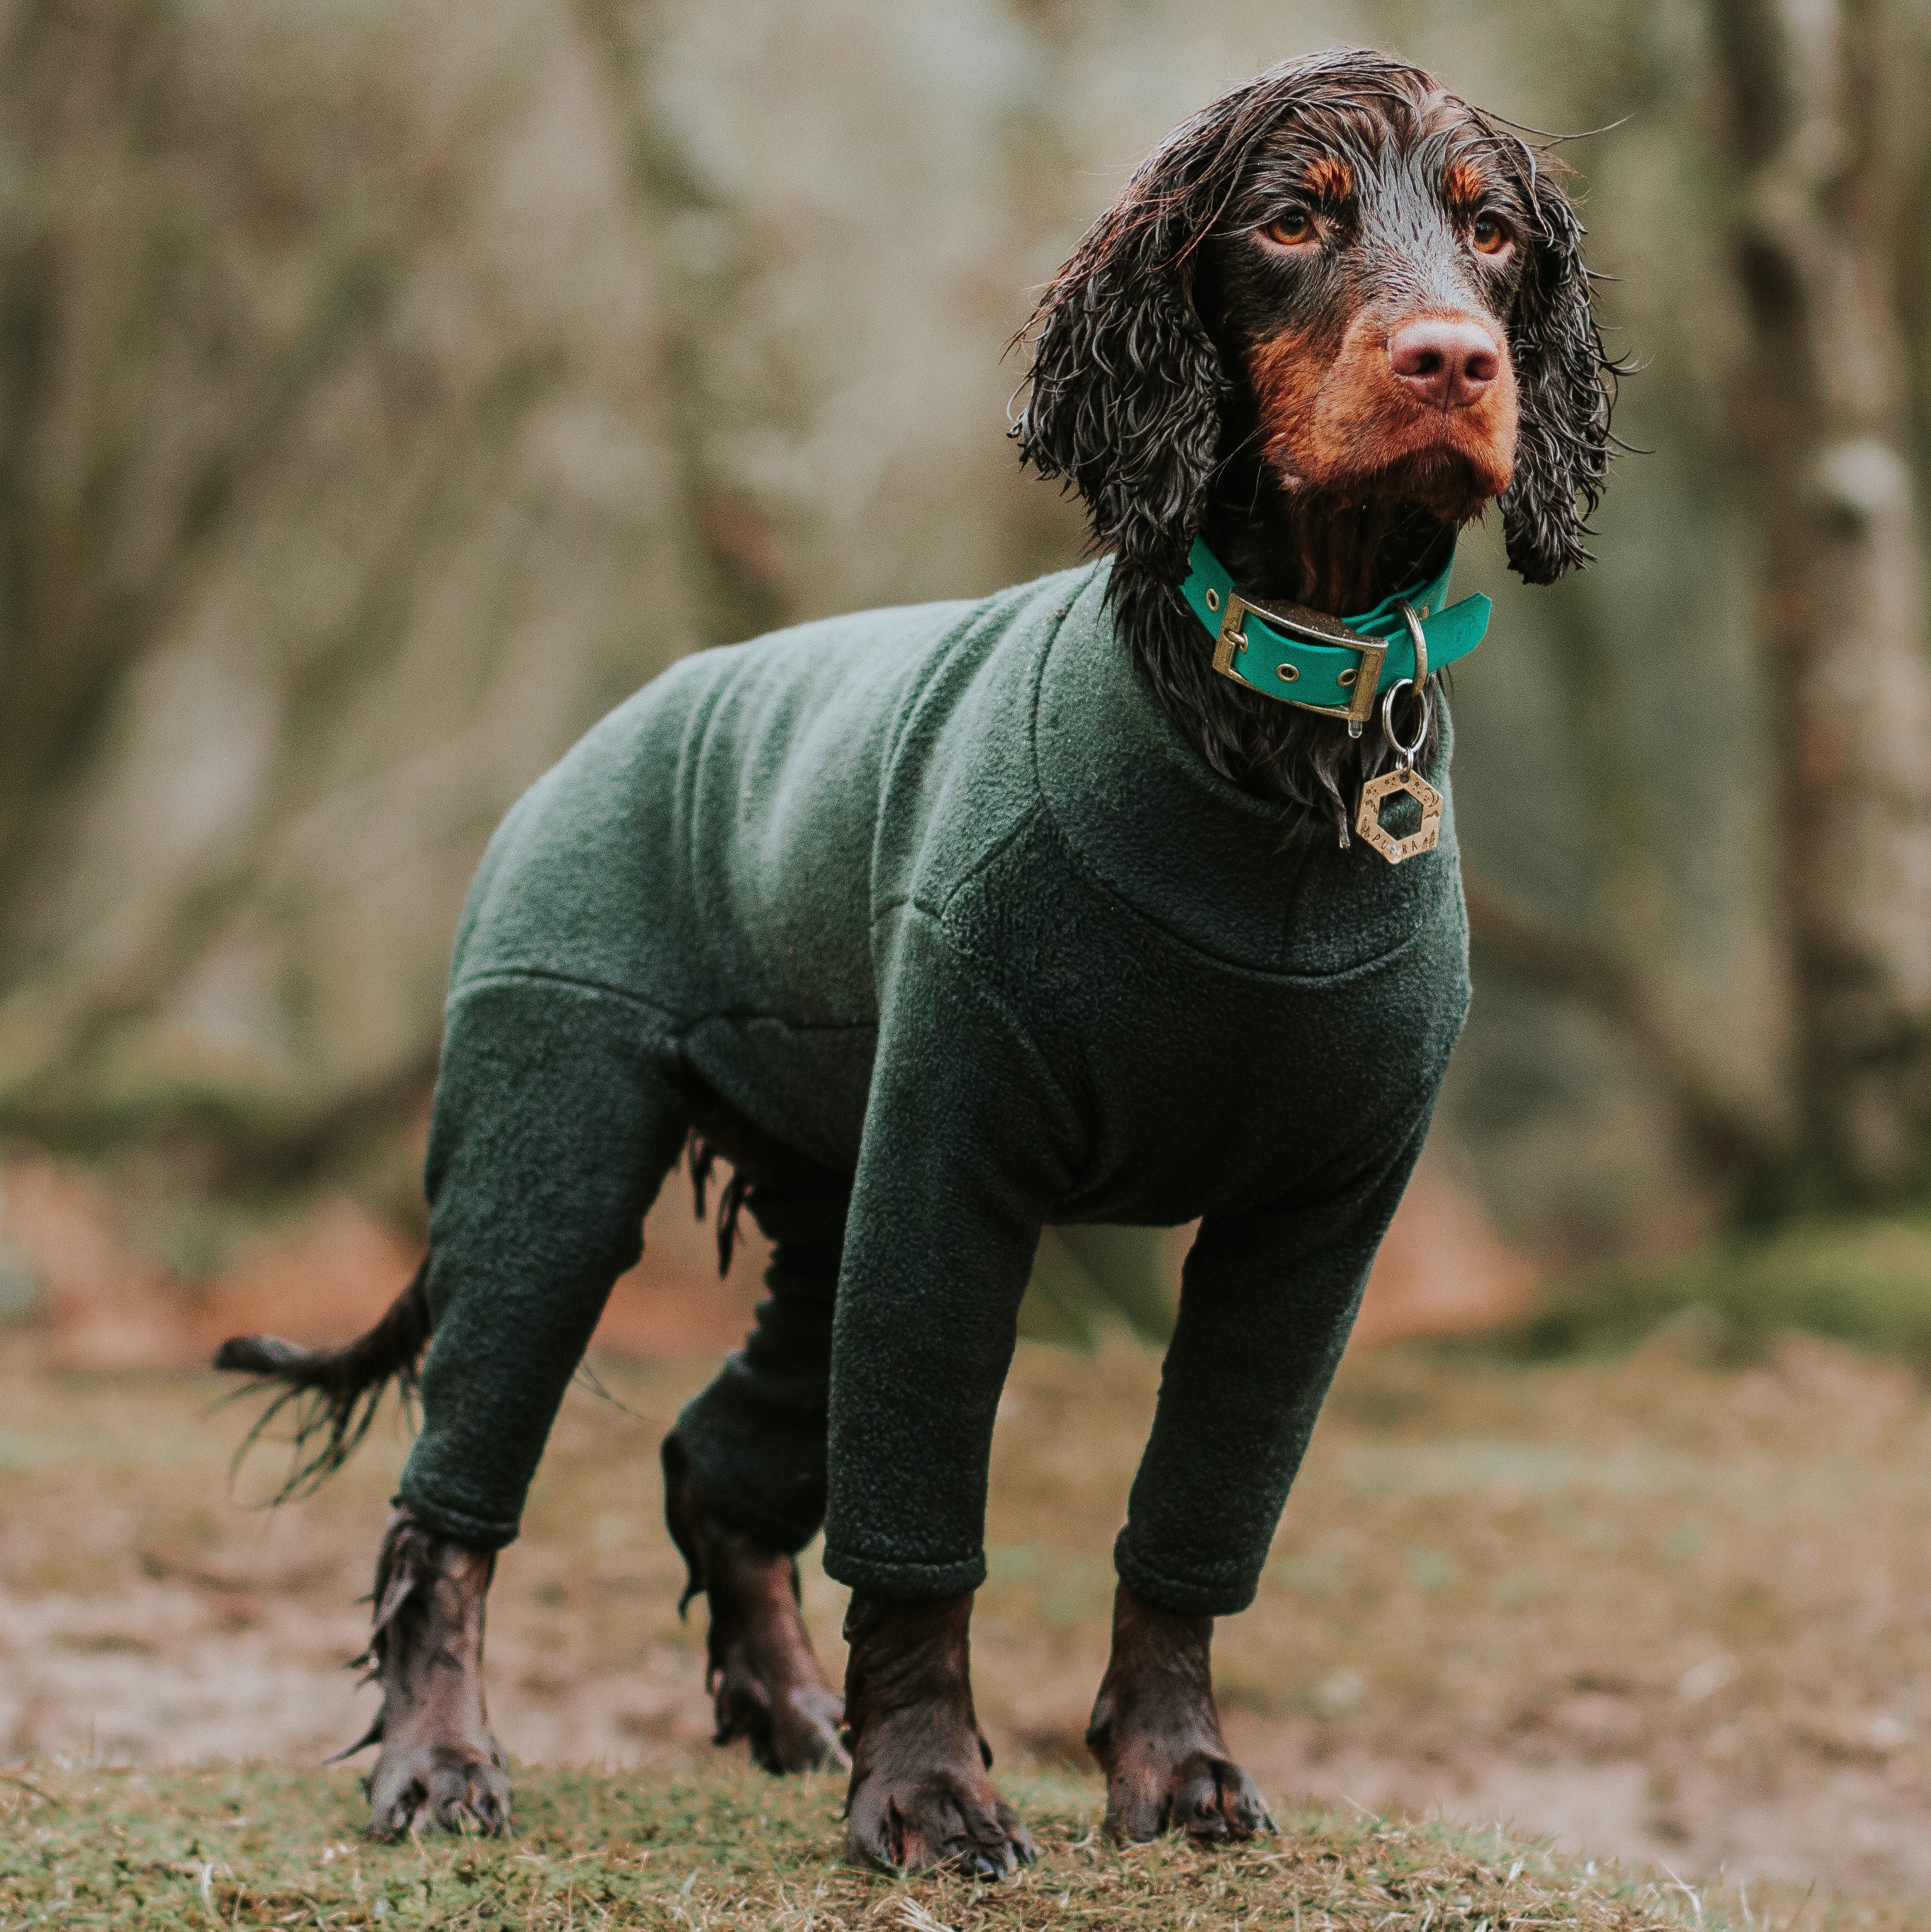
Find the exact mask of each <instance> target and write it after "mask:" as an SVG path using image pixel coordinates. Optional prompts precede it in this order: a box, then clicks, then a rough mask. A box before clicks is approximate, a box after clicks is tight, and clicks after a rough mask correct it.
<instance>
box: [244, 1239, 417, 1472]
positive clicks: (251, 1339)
mask: <svg viewBox="0 0 1931 1932" xmlns="http://www.w3.org/2000/svg"><path fill="white" fill-rule="evenodd" d="M428 1278H429V1262H428V1259H427V1256H425V1257H424V1259H423V1262H422V1265H421V1267H419V1268H418V1269H417V1270H416V1271H415V1275H414V1277H412V1279H411V1280H410V1282H409V1286H408V1287H406V1289H403V1292H402V1293H401V1294H400V1295H397V1298H395V1300H394V1301H393V1302H391V1304H389V1307H388V1310H387V1311H386V1312H385V1313H384V1315H383V1316H382V1319H381V1320H380V1321H379V1322H377V1323H376V1325H375V1326H374V1327H373V1328H371V1329H370V1331H368V1333H367V1334H365V1335H360V1336H358V1337H356V1339H355V1340H354V1341H352V1342H351V1343H349V1344H348V1345H347V1346H346V1347H344V1348H340V1349H304V1348H301V1347H299V1346H298V1345H297V1344H296V1343H293V1342H284V1341H283V1340H280V1337H277V1336H274V1335H237V1336H235V1337H232V1338H231V1339H230V1340H228V1341H226V1342H223V1343H222V1345H221V1346H220V1348H219V1349H217V1350H216V1351H215V1354H214V1367H216V1368H217V1369H223V1370H233V1371H234V1372H235V1373H238V1374H241V1375H246V1376H253V1377H254V1381H253V1383H252V1384H251V1385H250V1388H248V1389H246V1390H243V1391H241V1394H252V1393H253V1392H254V1391H257V1390H259V1391H273V1392H274V1394H273V1399H272V1400H271V1401H270V1402H269V1403H268V1406H267V1407H266V1408H265V1409H263V1410H262V1412H261V1414H260V1415H258V1416H257V1417H256V1418H255V1421H254V1424H253V1427H251V1428H250V1430H249V1431H248V1433H247V1435H246V1436H244V1438H243V1439H242V1442H241V1448H239V1449H238V1450H237V1451H235V1461H236V1462H237V1463H239V1462H240V1461H241V1459H242V1458H243V1457H244V1456H246V1455H247V1453H248V1451H250V1449H252V1448H253V1447H254V1445H255V1444H256V1442H257V1441H259V1439H260V1437H261V1436H262V1432H263V1431H264V1430H266V1429H267V1427H268V1425H269V1424H271V1422H273V1421H274V1419H275V1418H276V1417H277V1416H278V1415H280V1413H281V1412H282V1411H283V1409H286V1408H288V1407H289V1405H290V1404H292V1405H293V1406H294V1411H295V1436H294V1441H293V1451H294V1457H293V1462H292V1466H290V1469H289V1474H288V1478H287V1480H286V1481H285V1482H283V1484H282V1486H281V1487H280V1490H277V1492H276V1493H275V1498H274V1500H275V1501H276V1502H287V1501H288V1500H289V1499H290V1498H291V1497H295V1496H308V1495H310V1494H311V1493H313V1491H314V1490H316V1489H318V1488H319V1487H320V1486H321V1485H322V1484H323V1483H324V1482H325V1481H327V1480H328V1478H330V1477H331V1476H332V1475H334V1473H335V1472H336V1471H337V1469H340V1468H341V1466H342V1465H343V1463H346V1462H347V1461H348V1460H349V1457H351V1456H352V1455H353V1454H355V1450H356V1448H357V1446H358V1445H359V1444H360V1442H361V1440H362V1438H363V1437H364V1436H366V1435H367V1433H369V1425H370V1424H371V1423H372V1422H373V1421H375V1419H376V1410H377V1409H379V1408H380V1407H381V1406H382V1392H383V1391H384V1390H385V1389H386V1388H388V1386H389V1385H390V1384H391V1382H393V1383H394V1385H396V1387H397V1390H398V1391H399V1392H400V1395H401V1397H402V1399H403V1401H404V1402H405V1403H406V1402H408V1401H409V1399H410V1397H411V1396H412V1394H413V1393H414V1391H415V1365H416V1364H417V1362H418V1361H419V1360H420V1359H421V1355H422V1352H423V1350H424V1348H425V1347H426V1346H427V1345H428V1342H429V1337H430V1331H431V1330H432V1329H433V1328H434V1327H435V1318H434V1316H433V1315H432V1314H431V1313H430V1307H429V1289H428Z"/></svg>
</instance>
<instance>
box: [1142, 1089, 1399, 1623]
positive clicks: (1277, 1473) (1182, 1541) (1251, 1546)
mask: <svg viewBox="0 0 1931 1932" xmlns="http://www.w3.org/2000/svg"><path fill="white" fill-rule="evenodd" d="M1427 1130H1428V1110H1427V1109H1423V1110H1422V1111H1421V1112H1420V1114H1419V1115H1418V1116H1416V1117H1414V1118H1411V1119H1409V1120H1408V1121H1405V1122H1403V1123H1402V1124H1399V1126H1397V1127H1395V1128H1394V1129H1393V1130H1391V1131H1390V1132H1389V1133H1387V1134H1386V1135H1384V1136H1378V1137H1377V1139H1376V1142H1375V1145H1373V1146H1372V1148H1369V1149H1368V1150H1367V1151H1366V1152H1365V1153H1364V1154H1363V1155H1362V1156H1361V1157H1359V1158H1358V1159H1357V1160H1353V1161H1351V1163H1349V1170H1348V1174H1347V1175H1346V1178H1345V1180H1344V1181H1342V1182H1341V1183H1339V1184H1337V1185H1336V1186H1334V1187H1331V1188H1329V1189H1327V1190H1323V1192H1322V1193H1321V1195H1320V1196H1318V1198H1316V1199H1312V1200H1309V1199H1307V1198H1306V1196H1300V1197H1297V1198H1295V1199H1291V1200H1289V1201H1285V1202H1280V1203H1277V1204H1276V1205H1273V1206H1271V1207H1269V1208H1265V1209H1264V1210H1260V1211H1255V1212H1253V1213H1249V1214H1227V1215H1219V1216H1210V1217H1208V1218H1207V1220H1205V1221H1204V1222H1203V1223H1201V1229H1200V1232H1199V1234H1198V1236H1197V1237H1196V1238H1195V1241H1194V1245H1193V1247H1192V1251H1191V1252H1190V1253H1189V1255H1188V1256H1187V1262H1186V1270H1185V1271H1184V1274H1183V1277H1182V1286H1181V1290H1180V1319H1179V1321H1178V1322H1177V1325H1176V1326H1175V1328H1174V1338H1173V1340H1172V1342H1171V1343H1170V1344H1169V1345H1168V1349H1167V1358H1166V1362H1165V1367H1164V1368H1163V1370H1162V1373H1161V1378H1160V1397H1159V1406H1158V1407H1157V1409H1156V1411H1155V1414H1154V1419H1153V1435H1152V1436H1151V1437H1150V1439H1149V1440H1148V1442H1147V1450H1146V1454H1145V1455H1144V1457H1142V1458H1141V1463H1140V1469H1139V1473H1138V1475H1137V1476H1135V1478H1134V1482H1133V1491H1132V1497H1131V1499H1130V1500H1129V1503H1128V1506H1127V1515H1126V1528H1125V1529H1123V1530H1122V1531H1121V1532H1120V1538H1119V1541H1118V1542H1117V1544H1115V1545H1114V1567H1115V1568H1117V1571H1119V1573H1120V1580H1121V1581H1122V1582H1123V1583H1125V1584H1126V1586H1127V1588H1128V1589H1130V1590H1132V1592H1133V1593H1134V1594H1135V1595H1136V1596H1138V1597H1140V1598H1143V1599H1144V1601H1147V1602H1148V1603H1150V1604H1157V1605H1158V1606H1159V1607H1161V1608H1162V1609H1163V1610H1172V1611H1174V1612H1175V1613H1177V1614H1179V1615H1180V1616H1231V1615H1232V1614H1233V1613H1234V1612H1235V1611H1237V1610H1245V1609H1246V1607H1247V1606H1248V1605H1249V1604H1250V1603H1252V1601H1254V1593H1255V1590H1256V1589H1258V1587H1259V1584H1260V1580H1261V1568H1262V1566H1263V1565H1264V1564H1265V1563H1266V1562H1267V1550H1268V1547H1269V1545H1270V1544H1271V1543H1272V1541H1273V1535H1274V1529H1275V1526H1276V1524H1277V1523H1279V1520H1280V1516H1281V1511H1282V1509H1283V1508H1285V1505H1286V1503H1287V1499H1288V1488H1289V1487H1290V1486H1291V1484H1292V1483H1293V1481H1294V1476H1295V1473H1296V1472H1297V1470H1298V1469H1300V1460H1301V1457H1302V1454H1303V1451H1305V1450H1306V1448H1307V1444H1308V1438H1309V1435H1310V1434H1311V1433H1312V1431H1313V1429H1314V1424H1315V1417H1316V1416H1317V1415H1319V1413H1320V1412H1321V1403H1322V1400H1323V1399H1324V1397H1326V1395H1327V1388H1328V1384H1329V1383H1330V1382H1331V1381H1332V1380H1333V1376H1334V1371H1335V1370H1336V1367H1338V1366H1339V1363H1340V1361H1341V1354H1342V1350H1343V1349H1345V1347H1346V1346H1347V1345H1348V1331H1350V1329H1351V1328H1353V1326H1354V1314H1355V1310H1357V1308H1358V1307H1360V1301H1361V1291H1362V1289H1363V1287H1365V1286H1366V1283H1367V1280H1368V1270H1369V1265H1370V1264H1371V1263H1372V1262H1373V1260H1374V1259H1375V1250H1376V1249H1377V1248H1378V1247H1379V1246H1380V1245H1381V1237H1382V1236H1383V1235H1384V1234H1385V1233H1387V1228H1388V1223H1389V1222H1390V1220H1392V1219H1393V1216H1394V1212H1395V1208H1396V1203H1397V1202H1399V1200H1400V1199H1401V1197H1402V1190H1403V1189H1404V1188H1405V1187H1406V1186H1407V1185H1408V1175H1409V1174H1410V1173H1411V1172H1412V1170H1413V1169H1414V1163H1415V1158H1416V1157H1417V1154H1420V1151H1421V1144H1422V1139H1423V1136H1424V1135H1425V1134H1426V1132H1427Z"/></svg>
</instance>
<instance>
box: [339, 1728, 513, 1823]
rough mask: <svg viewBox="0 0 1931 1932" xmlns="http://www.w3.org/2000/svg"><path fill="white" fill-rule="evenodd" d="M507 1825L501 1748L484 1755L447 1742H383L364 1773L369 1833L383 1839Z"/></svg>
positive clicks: (507, 1783) (506, 1786)
mask: <svg viewBox="0 0 1931 1932" xmlns="http://www.w3.org/2000/svg"><path fill="white" fill-rule="evenodd" d="M509 1826H510V1781H509V1778H508V1775H507V1774H506V1772H505V1771H504V1769H503V1762H502V1754H500V1753H499V1752H496V1751H492V1752H491V1754H490V1755H489V1756H488V1757H478V1756H476V1755H475V1754H474V1753H473V1752H470V1751H460V1750H457V1749H454V1748H451V1746H449V1745H400V1746H398V1747H397V1748H394V1749H393V1750H392V1749H390V1748H388V1747H386V1746H385V1748H384V1749H383V1751H382V1756H381V1757H379V1758H378V1759H377V1760H376V1769H375V1771H374V1772H373V1775H371V1776H370V1779H369V1836H370V1838H376V1839H380V1840H382V1841H394V1840H395V1839H397V1838H407V1837H409V1835H411V1834H412V1833H414V1832H424V1831H432V1832H456V1833H458V1834H467V1833H470V1832H474V1833H476V1834H478V1835H481V1836H482V1837H484V1838H496V1837H499V1836H500V1835H502V1833H503V1832H507V1831H508V1829H509Z"/></svg>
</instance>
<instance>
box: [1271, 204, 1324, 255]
mask: <svg viewBox="0 0 1931 1932" xmlns="http://www.w3.org/2000/svg"><path fill="white" fill-rule="evenodd" d="M1267 233H1268V235H1269V236H1270V237H1271V238H1272V239H1273V240H1275V241H1276V242H1279V243H1280V244H1281V245H1282V246H1283V247H1284V248H1299V247H1300V245H1301V244H1302V243H1303V242H1311V241H1312V240H1313V239H1314V217H1313V216H1312V215H1311V214H1309V212H1308V211H1307V210H1306V208H1289V209H1288V211H1287V212H1286V213H1285V214H1277V215H1276V217H1274V219H1273V220H1272V221H1270V222H1269V223H1268V224H1267Z"/></svg>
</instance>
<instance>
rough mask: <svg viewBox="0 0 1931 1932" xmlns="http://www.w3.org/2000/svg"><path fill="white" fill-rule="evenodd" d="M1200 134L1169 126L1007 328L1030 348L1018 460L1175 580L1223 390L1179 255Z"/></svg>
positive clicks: (1191, 217)
mask: <svg viewBox="0 0 1931 1932" xmlns="http://www.w3.org/2000/svg"><path fill="white" fill-rule="evenodd" d="M1200 136H1201V124H1200V123H1199V122H1196V123H1195V124H1191V125H1190V126H1189V127H1186V128H1183V129H1182V130H1180V133H1178V134H1177V136H1174V137H1172V138H1171V139H1169V140H1168V142H1166V143H1165V144H1164V145H1163V146H1162V148H1161V149H1160V150H1159V151H1158V152H1157V153H1156V154H1154V155H1153V157H1151V158H1150V160H1148V161H1147V163H1146V164H1145V165H1144V166H1143V167H1142V168H1141V169H1140V171H1139V172H1138V173H1137V174H1136V175H1135V176H1134V178H1133V179H1132V181H1131V182H1129V184H1128V185H1127V187H1126V192H1125V193H1123V195H1122V196H1120V200H1119V201H1118V202H1117V203H1116V204H1115V205H1114V207H1113V208H1111V209H1110V210H1109V211H1108V212H1107V213H1106V214H1104V215H1102V217H1100V219H1099V220H1098V221H1096V223H1094V224H1093V226H1092V227H1091V228H1090V229H1089V230H1088V231H1087V234H1086V236H1085V237H1084V239H1082V241H1081V243H1080V245H1079V246H1078V248H1077V249H1075V251H1074V252H1073V255H1072V259H1071V260H1069V262H1068V263H1066V266H1065V267H1064V268H1063V269H1061V270H1060V272H1059V274H1058V275H1057V276H1056V277H1055V278H1054V281H1053V284H1052V286H1051V287H1050V288H1049V289H1048V290H1047V291H1046V293H1045V296H1044V298H1043V299H1042V300H1041V302H1040V303H1039V308H1037V309H1036V311H1034V314H1033V320H1032V321H1031V322H1030V323H1029V324H1028V325H1027V327H1026V329H1024V331H1022V332H1021V337H1020V338H1016V339H1018V340H1024V341H1029V342H1030V346H1031V349H1032V358H1033V361H1032V369H1031V372H1030V376H1029V377H1028V379H1027V391H1026V400H1025V402H1024V406H1023V407H1021V410H1020V411H1019V413H1018V417H1017V419H1015V422H1014V424H1013V428H1012V434H1013V436H1014V437H1015V440H1017V441H1018V445H1019V452H1020V455H1021V459H1022V460H1024V461H1025V462H1027V463H1030V464H1031V465H1032V466H1033V468H1035V469H1037V470H1038V471H1039V473H1040V474H1041V475H1042V476H1056V477H1060V478H1064V479H1065V480H1066V481H1069V482H1070V483H1071V484H1072V486H1073V487H1075V489H1076V490H1078V492H1079V493H1080V495H1081V497H1082V498H1083V499H1084V501H1085V503H1086V506H1087V514H1088V516H1089V517H1090V519H1091V520H1092V524H1093V535H1094V537H1095V538H1096V540H1097V541H1099V544H1102V546H1104V547H1106V548H1108V549H1111V550H1117V552H1118V553H1120V556H1122V557H1123V558H1126V559H1130V560H1132V561H1133V562H1136V563H1138V564H1141V565H1144V566H1145V567H1146V568H1148V569H1149V570H1150V571H1152V572H1153V574H1155V575H1156V576H1158V577H1163V578H1165V579H1166V580H1168V581H1169V582H1171V583H1178V582H1179V581H1180V580H1181V579H1182V578H1183V577H1185V576H1186V573H1187V567H1188V566H1187V553H1188V551H1189V548H1190V547H1192V542H1193V539H1194V538H1195V535H1197V534H1198V531H1199V529H1200V526H1201V520H1202V518H1203V517H1204V514H1205V512H1206V505H1207V487H1208V484H1209V483H1210V481H1211V480H1212V478H1213V468H1214V464H1215V462H1216V459H1217V457H1218V455H1219V440H1220V420H1221V407H1222V401H1223V399H1224V398H1225V395H1226V394H1227V391H1228V379H1227V376H1226V374H1225V371H1224V370H1223V368H1222V365H1221V360H1220V356H1219V352H1218V351H1217V350H1216V348H1215V347H1214V345H1213V341H1212V340H1211V339H1210V337H1209V336H1208V334H1207V330H1206V329H1205V328H1204V326H1202V324H1201V319H1200V316H1199V314H1198V311H1196V310H1195V307H1194V299H1193V280H1194V277H1193V263H1192V253H1193V250H1194V248H1195V245H1197V243H1198V241H1199V240H1200V239H1201V235H1202V234H1203V233H1204V231H1205V229H1206V227H1207V226H1208V225H1209V224H1210V223H1211V220H1212V219H1213V212H1214V208H1215V204H1216V200H1217V199H1218V195H1217V193H1216V183H1215V182H1214V181H1213V179H1212V178H1211V176H1212V175H1213V172H1215V171H1214V170H1213V167H1212V166H1211V163H1210V156H1211V153H1212V147H1213V144H1212V143H1211V142H1209V141H1208V140H1207V139H1202V138H1200ZM1203 163H1206V165H1203Z"/></svg>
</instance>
